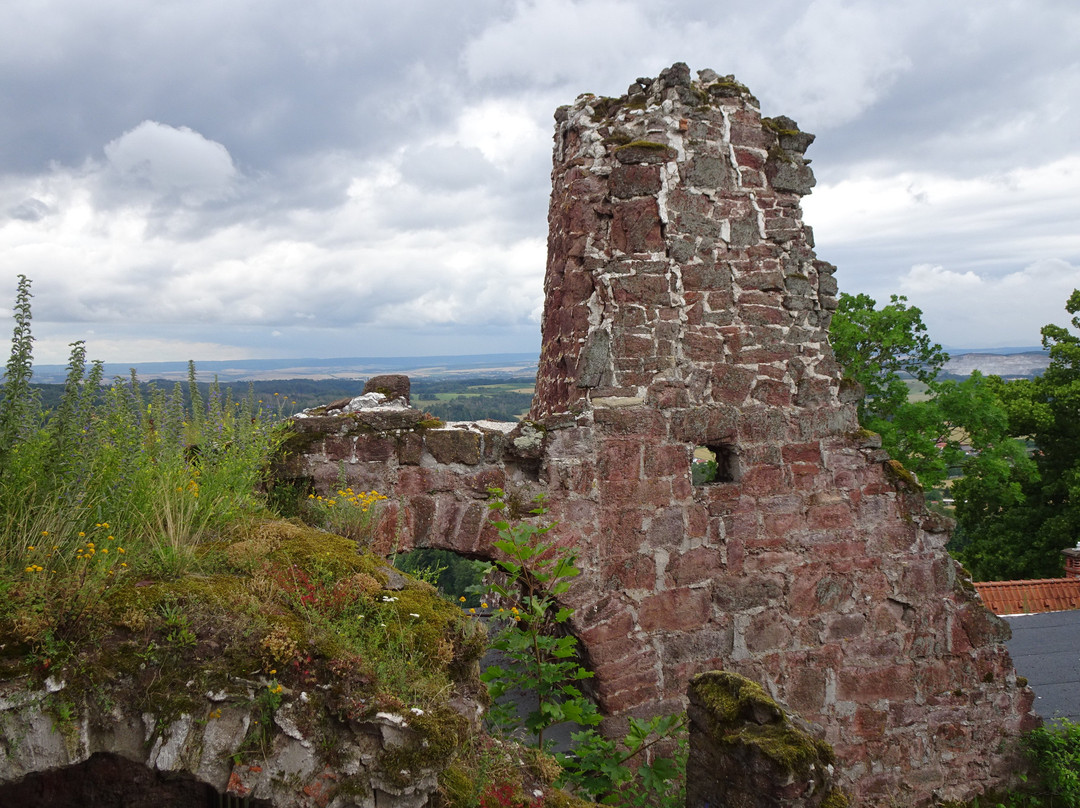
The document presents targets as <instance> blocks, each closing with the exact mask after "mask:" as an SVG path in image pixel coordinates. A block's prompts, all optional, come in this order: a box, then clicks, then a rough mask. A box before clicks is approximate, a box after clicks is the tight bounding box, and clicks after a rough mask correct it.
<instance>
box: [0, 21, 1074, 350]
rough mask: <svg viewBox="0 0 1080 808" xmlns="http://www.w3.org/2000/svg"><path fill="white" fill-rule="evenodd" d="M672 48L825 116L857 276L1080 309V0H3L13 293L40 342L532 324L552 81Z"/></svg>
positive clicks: (428, 345)
mask: <svg viewBox="0 0 1080 808" xmlns="http://www.w3.org/2000/svg"><path fill="white" fill-rule="evenodd" d="M675 61H684V62H687V63H688V64H689V65H690V67H691V69H692V70H698V69H702V68H712V69H714V70H716V71H718V72H719V73H721V74H726V73H734V74H735V75H736V77H737V78H738V79H739V80H741V81H742V82H744V83H745V84H747V85H748V86H749V87H750V89H751V90H752V91H753V92H754V94H755V95H756V96H757V97H758V98H759V99H760V100H761V104H762V111H763V113H764V114H766V115H780V114H785V115H788V116H790V117H792V118H795V119H796V120H797V121H798V122H799V124H800V126H801V127H802V128H803V129H805V130H807V131H810V132H814V133H816V134H817V136H818V139H817V142H816V143H815V144H814V145H813V146H812V147H811V148H810V151H809V153H808V156H809V157H811V158H812V159H813V163H814V170H815V172H816V175H817V178H818V186H817V188H816V189H815V191H814V193H813V195H812V196H810V197H808V198H806V199H805V200H804V211H805V219H806V222H807V223H808V224H810V225H812V226H813V227H814V230H815V234H816V239H817V252H818V255H819V257H821V258H823V259H824V260H827V261H830V262H832V263H834V264H837V265H838V266H839V272H838V275H837V277H838V279H839V281H840V285H841V289H842V290H844V291H848V292H851V293H855V292H867V293H869V294H870V295H872V296H874V297H875V298H877V299H878V300H879V302H883V301H886V300H887V299H888V296H889V294H890V293H898V294H905V295H907V296H908V298H909V299H910V300H911V301H912V302H913V303H914V304H915V305H918V306H920V307H921V308H922V309H923V311H924V316H925V320H926V322H927V324H928V326H929V329H930V332H931V335H932V336H933V337H934V338H935V339H936V340H937V341H939V342H941V343H943V344H944V345H946V346H953V347H1002V346H1024V345H1036V344H1038V341H1039V328H1040V326H1042V325H1044V324H1045V323H1047V322H1061V323H1064V322H1065V321H1066V319H1067V315H1066V314H1065V312H1064V308H1063V304H1064V301H1065V299H1066V297H1067V296H1068V294H1069V292H1070V291H1071V290H1072V289H1073V288H1074V287H1080V137H1078V136H1077V133H1078V132H1080V4H1077V3H1076V2H1075V0H1060V2H1055V1H1054V0H1015V2H1014V1H1012V0H951V2H948V3H942V2H941V0H896V2H888V3H884V2H880V0H866V1H865V2H861V1H860V0H846V1H845V0H812V1H810V2H808V1H807V0H761V2H758V3H754V4H751V3H746V2H732V1H731V0H685V1H682V2H679V1H665V2H655V0H465V1H464V2H457V3H453V2H446V1H445V0H438V2H436V1H435V0H400V1H399V2H397V3H379V4H375V3H374V2H370V0H308V2H305V3H295V2H283V0H261V1H258V2H257V1H256V0H155V2H153V3H146V2H143V0H94V2H92V3H88V2H85V0H43V1H42V2H19V3H5V4H3V6H2V7H0V110H2V114H0V146H2V148H0V281H2V290H0V291H2V296H0V299H2V300H4V301H11V300H12V299H13V296H14V290H15V284H16V276H17V275H18V274H20V273H21V274H25V275H27V276H28V277H30V278H31V279H32V280H33V290H34V295H35V297H34V309H33V310H34V334H35V336H36V338H37V341H36V343H35V346H36V347H35V359H36V361H38V362H39V363H62V362H64V361H65V359H66V357H67V354H68V349H67V344H68V343H70V342H71V341H73V340H76V339H84V340H86V341H87V344H88V352H89V355H90V356H91V357H92V358H100V359H104V360H106V361H110V362H113V361H116V362H137V361H149V360H185V359H188V358H193V359H196V360H200V359H201V360H211V359H234V358H270V357H339V356H407V355H430V354H462V353H492V352H517V351H536V350H538V349H539V342H540V332H539V314H540V310H541V306H542V303H543V300H542V283H543V271H544V258H545V256H544V253H545V239H546V231H547V224H546V214H547V198H548V193H549V187H550V177H549V174H550V165H551V157H550V144H551V134H552V112H553V111H554V109H555V108H556V107H557V106H559V105H560V104H565V103H569V102H571V101H572V100H573V99H574V98H575V97H576V96H577V95H578V94H579V93H581V92H585V91H590V92H595V93H598V94H604V95H621V94H622V93H624V92H625V91H626V87H627V85H628V84H630V83H631V82H632V81H633V80H634V79H635V78H637V77H638V76H656V75H657V74H658V73H659V71H660V70H662V69H663V68H664V67H666V66H668V65H670V64H671V63H672V62H675ZM3 309H4V311H10V303H8V302H5V303H3ZM10 322H11V321H10V319H8V320H7V321H6V323H5V322H0V326H3V332H2V333H3V335H4V336H7V335H9V334H10ZM2 347H3V346H2V345H0V348H2Z"/></svg>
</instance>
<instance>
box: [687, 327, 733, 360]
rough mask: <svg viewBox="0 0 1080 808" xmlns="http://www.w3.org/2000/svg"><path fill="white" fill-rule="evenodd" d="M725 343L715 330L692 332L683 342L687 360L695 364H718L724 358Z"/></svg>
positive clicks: (706, 329)
mask: <svg viewBox="0 0 1080 808" xmlns="http://www.w3.org/2000/svg"><path fill="white" fill-rule="evenodd" d="M723 350H724V341H723V337H721V336H720V332H719V331H717V330H716V329H715V328H703V329H701V330H699V331H691V332H689V333H688V334H687V335H686V339H685V341H684V342H683V351H684V352H685V354H686V358H687V359H689V360H691V361H693V362H717V361H720V360H721V359H722V358H723Z"/></svg>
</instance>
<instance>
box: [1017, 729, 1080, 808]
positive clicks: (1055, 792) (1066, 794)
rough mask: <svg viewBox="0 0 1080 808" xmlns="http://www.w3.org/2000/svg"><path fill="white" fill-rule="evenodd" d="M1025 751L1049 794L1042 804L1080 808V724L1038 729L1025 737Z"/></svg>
mask: <svg viewBox="0 0 1080 808" xmlns="http://www.w3.org/2000/svg"><path fill="white" fill-rule="evenodd" d="M1024 751H1025V753H1026V754H1027V757H1028V760H1030V761H1031V763H1032V765H1033V767H1034V768H1035V771H1036V772H1037V773H1038V775H1039V778H1040V779H1041V780H1042V783H1043V785H1044V786H1045V787H1046V788H1047V789H1048V790H1049V792H1050V793H1049V795H1047V796H1048V798H1049V799H1048V800H1047V801H1046V802H1045V804H1047V805H1061V806H1066V808H1080V724H1077V723H1074V722H1072V721H1061V722H1059V723H1057V724H1054V725H1051V726H1049V727H1046V726H1043V727H1038V728H1036V729H1034V730H1032V731H1031V732H1029V733H1028V734H1027V736H1026V737H1025V739H1024Z"/></svg>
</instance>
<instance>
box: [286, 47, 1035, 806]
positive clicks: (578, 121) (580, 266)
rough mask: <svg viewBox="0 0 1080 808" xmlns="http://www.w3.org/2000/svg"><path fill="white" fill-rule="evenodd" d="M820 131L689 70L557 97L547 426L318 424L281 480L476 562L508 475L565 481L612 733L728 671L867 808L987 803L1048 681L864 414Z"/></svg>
mask: <svg viewBox="0 0 1080 808" xmlns="http://www.w3.org/2000/svg"><path fill="white" fill-rule="evenodd" d="M812 140H813V136H812V135H809V134H806V133H803V132H800V131H799V130H798V127H797V126H796V124H795V123H794V122H793V121H791V120H789V119H786V118H776V119H763V118H761V116H760V112H759V109H758V103H757V101H756V99H754V97H753V96H752V95H751V94H750V93H749V92H748V91H747V90H746V88H745V87H743V86H742V85H740V84H739V83H738V82H736V81H735V80H734V79H733V78H731V77H720V76H717V75H716V74H715V73H713V72H712V71H702V72H701V73H699V75H698V78H697V79H692V78H691V75H690V72H689V70H688V68H687V67H686V66H685V65H682V64H676V65H674V66H672V67H671V68H669V69H667V70H665V71H663V73H661V75H660V77H659V78H657V79H655V80H653V79H639V80H638V81H637V82H636V83H635V84H633V85H632V86H631V87H630V88H629V90H628V93H627V95H625V96H623V97H621V98H617V99H612V98H599V97H596V96H592V95H585V96H581V97H580V98H578V99H577V101H576V102H575V103H574V104H573V105H572V106H569V107H563V108H560V109H559V110H558V112H557V113H556V134H555V152H554V170H553V174H552V183H553V194H552V199H551V208H550V213H549V223H550V234H549V244H548V267H547V279H546V282H545V292H546V305H545V310H544V317H543V347H542V354H541V363H540V372H539V375H538V379H537V392H536V396H535V398H534V402H533V408H532V413H531V419H532V420H530V421H528V422H526V423H523V424H519V425H512V424H495V423H492V422H478V423H470V424H450V425H439V424H437V423H435V422H431V421H429V420H425V416H424V415H423V414H422V413H419V412H417V411H415V410H409V409H398V410H394V411H392V412H389V411H385V410H379V409H360V410H357V411H356V412H352V413H349V414H339V415H336V416H335V415H322V416H316V417H312V418H306V419H302V420H301V421H299V422H298V426H299V429H300V436H299V437H298V438H297V443H296V445H295V447H294V449H295V451H296V453H295V454H294V456H293V457H292V459H291V461H290V463H289V464H288V465H287V466H286V467H283V470H282V474H283V475H284V476H286V477H293V478H298V479H306V480H311V481H314V483H315V484H316V486H317V487H320V488H321V489H324V490H325V489H329V488H332V487H333V486H335V485H336V484H337V481H338V478H339V475H340V474H344V479H345V480H346V481H347V482H348V484H350V485H353V486H354V487H356V486H360V487H363V488H377V489H378V490H380V491H381V492H383V493H386V494H388V495H389V496H390V497H391V499H392V503H391V505H390V507H388V508H387V509H386V512H385V514H384V519H383V522H382V524H381V530H380V538H379V541H380V543H381V545H382V547H383V549H385V550H390V549H392V548H395V547H396V548H397V549H408V548H410V547H413V546H428V547H444V548H449V549H452V550H455V551H457V552H461V553H464V554H466V555H470V556H475V557H487V556H488V555H490V547H491V540H492V538H493V532H492V530H491V528H490V526H489V525H488V524H487V521H486V508H485V506H484V502H483V501H484V498H485V492H486V490H487V488H488V487H489V486H490V485H498V486H500V487H503V488H507V489H509V490H511V491H515V492H519V493H520V495H521V496H522V497H527V496H530V495H531V494H532V493H536V492H540V491H543V492H545V493H546V494H547V496H548V502H549V505H550V506H551V516H552V517H553V518H554V519H556V520H558V526H557V528H556V529H555V531H554V532H553V534H549V535H554V536H555V537H556V538H557V540H558V541H559V542H560V543H561V544H563V545H565V546H567V547H572V548H574V549H575V550H576V551H577V552H578V553H579V562H580V565H581V566H582V568H583V570H584V572H583V575H582V576H581V578H580V579H579V582H578V583H577V584H576V585H575V586H574V587H573V589H572V590H571V591H570V593H569V596H568V599H567V600H568V603H569V605H572V606H573V607H575V608H576V613H575V615H574V618H573V621H574V630H575V631H576V632H577V635H578V637H579V638H580V639H581V641H582V643H583V645H584V648H585V651H586V654H587V657H588V662H589V664H590V665H591V667H592V669H593V670H594V671H595V672H596V679H595V682H596V695H597V697H598V699H599V701H600V705H601V707H602V709H603V711H604V712H605V714H606V715H607V716H608V717H609V718H608V728H609V729H612V730H617V729H618V727H619V725H620V722H621V721H623V720H625V718H626V716H628V715H638V714H646V713H654V712H659V711H675V710H681V709H682V708H683V707H684V702H685V696H684V694H685V692H686V687H687V684H688V682H689V680H690V678H691V677H692V676H694V675H695V674H697V673H700V672H702V671H706V670H711V669H722V670H728V671H732V672H736V673H738V674H741V675H743V676H746V677H748V678H750V679H752V680H753V681H755V682H757V683H759V684H760V685H761V686H762V687H763V688H764V689H765V690H766V691H767V692H768V693H769V695H770V696H771V697H773V698H776V699H778V700H780V701H782V702H783V703H785V704H786V705H788V706H789V707H790V708H791V709H792V710H794V711H796V712H797V713H799V714H800V715H801V716H802V717H803V718H804V719H806V720H807V721H808V722H810V725H811V726H813V727H815V728H817V730H818V731H819V732H820V734H821V737H822V738H823V739H824V740H826V741H827V742H829V743H830V744H832V745H833V747H834V748H835V750H836V754H837V758H838V763H837V765H838V770H837V778H838V782H839V784H840V785H841V786H843V787H844V788H845V789H846V790H848V791H849V792H850V793H851V794H852V795H853V796H854V798H855V799H856V801H857V802H858V803H859V804H892V803H894V802H898V801H900V800H903V801H905V802H913V803H915V804H923V803H928V802H931V801H933V800H935V799H958V798H967V797H970V796H972V795H973V794H975V793H978V792H980V791H981V790H983V789H985V788H989V787H993V786H997V785H1000V784H1002V783H1004V782H1006V781H1007V780H1008V779H1009V777H1010V776H1011V774H1012V771H1013V767H1014V765H1015V764H1016V757H1015V744H1014V743H1013V740H1014V739H1015V737H1016V735H1017V734H1018V733H1019V732H1020V731H1021V730H1023V729H1024V728H1026V727H1029V726H1030V725H1031V724H1032V722H1033V721H1034V720H1035V719H1034V717H1033V715H1032V714H1031V713H1030V708H1031V704H1032V699H1033V696H1032V693H1031V691H1030V690H1028V689H1027V688H1024V687H1021V686H1020V685H1019V684H1018V682H1017V677H1016V674H1015V671H1014V670H1013V667H1012V663H1011V661H1010V659H1009V656H1008V653H1007V651H1006V649H1005V646H1004V644H1003V640H1004V639H1005V637H1006V636H1007V633H1008V629H1007V627H1006V626H1005V625H1004V624H1003V623H1002V622H1001V621H1000V620H999V619H997V618H996V617H994V616H993V615H992V614H991V613H990V612H989V611H987V610H986V609H985V608H983V606H982V605H981V603H980V602H979V601H978V599H977V598H976V596H975V595H974V593H973V591H972V588H971V586H970V582H969V581H968V579H967V577H966V576H965V575H964V574H963V572H962V570H960V568H959V567H958V565H957V564H956V563H955V562H953V561H952V560H951V559H950V557H949V556H948V554H947V553H946V552H945V550H944V545H945V542H946V541H947V539H948V532H947V531H948V527H947V525H946V524H945V523H944V521H943V520H942V519H940V518H938V517H936V516H933V515H931V514H929V513H927V512H926V510H925V508H924V507H923V504H922V497H921V493H920V492H919V490H918V488H917V484H916V483H915V482H914V480H912V478H911V477H910V475H908V474H907V473H906V472H905V471H904V469H903V468H902V467H900V466H899V465H898V464H896V463H894V462H892V461H890V460H889V459H888V458H887V457H886V456H885V455H884V454H883V453H882V451H881V450H880V441H879V440H878V439H877V437H876V436H874V435H872V434H869V433H865V432H863V431H861V430H860V429H859V427H858V423H857V421H856V417H855V410H854V401H855V400H856V397H857V395H858V391H857V390H850V389H847V388H845V386H844V384H843V383H842V382H841V379H840V372H839V369H838V367H837V365H836V363H835V361H834V359H833V356H832V352H831V349H830V347H829V344H828V333H827V332H828V325H829V319H830V315H831V312H832V311H833V309H834V308H835V305H836V301H835V294H836V283H835V281H834V279H833V277H832V273H833V267H831V266H830V265H828V264H826V263H824V262H822V261H819V260H817V258H816V257H815V255H814V252H813V240H812V235H811V232H810V229H809V228H808V227H805V226H804V225H803V224H802V221H801V211H800V204H799V200H800V196H801V195H803V194H805V193H808V192H809V190H810V188H811V186H812V185H813V182H814V180H813V176H812V174H811V172H810V169H809V167H808V165H807V161H806V160H805V159H804V157H803V154H804V152H805V150H806V148H807V147H808V146H809V145H810V143H811V141H812ZM699 447H707V448H708V449H709V450H711V451H712V452H714V453H715V455H716V457H717V459H718V463H719V471H720V477H719V479H718V480H717V481H715V482H712V483H710V484H705V485H694V484H693V482H692V479H693V478H692V472H691V466H692V463H693V458H694V453H695V451H696V450H699Z"/></svg>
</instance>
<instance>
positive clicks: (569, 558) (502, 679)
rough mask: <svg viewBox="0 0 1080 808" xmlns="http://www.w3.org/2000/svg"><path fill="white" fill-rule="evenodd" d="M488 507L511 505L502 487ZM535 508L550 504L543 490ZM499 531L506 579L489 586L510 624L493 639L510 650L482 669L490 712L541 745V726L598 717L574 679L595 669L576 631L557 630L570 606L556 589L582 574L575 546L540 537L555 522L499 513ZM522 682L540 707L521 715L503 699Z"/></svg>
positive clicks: (498, 509) (540, 512)
mask: <svg viewBox="0 0 1080 808" xmlns="http://www.w3.org/2000/svg"><path fill="white" fill-rule="evenodd" d="M489 493H490V495H491V500H490V501H489V503H488V507H489V508H490V509H491V510H492V511H495V512H501V511H503V510H504V509H505V508H506V495H505V492H503V491H502V489H499V488H491V489H489ZM535 506H536V507H534V508H532V510H530V513H531V514H532V515H533V516H542V515H543V514H544V513H545V512H546V510H547V509H546V508H545V507H544V506H543V500H542V498H538V499H537V500H536V501H535ZM495 527H496V528H497V529H498V531H499V538H498V539H497V540H496V541H495V547H496V548H498V549H499V550H501V551H502V552H503V553H504V554H505V558H503V559H501V560H499V561H496V562H495V566H496V567H497V568H498V569H499V570H500V571H501V572H502V577H503V579H504V582H503V583H500V582H498V581H493V582H492V583H491V584H490V585H489V589H488V591H489V594H491V595H493V596H495V597H497V598H498V599H499V601H500V603H501V608H502V609H503V612H502V613H503V614H505V615H507V625H506V626H505V628H503V630H502V631H500V632H499V633H498V634H497V635H496V636H495V639H494V640H492V643H491V647H492V648H494V649H495V650H497V651H499V652H500V653H501V654H502V655H503V657H504V658H505V661H506V664H505V667H504V666H502V665H492V666H490V667H489V668H488V669H487V670H485V671H484V673H483V674H481V677H480V678H481V679H482V680H483V681H484V682H486V683H487V685H488V693H489V694H490V695H491V698H492V700H493V701H494V702H495V706H494V707H493V708H492V720H493V721H495V722H496V724H497V725H498V726H499V727H500V728H501V729H502V730H504V731H505V732H512V731H514V730H516V729H518V728H519V727H524V729H526V730H527V731H528V732H529V733H530V734H532V735H533V736H534V737H535V740H536V745H537V746H539V747H541V748H544V746H545V739H544V733H545V731H546V730H548V729H550V728H551V727H553V726H555V725H557V724H562V723H565V722H568V721H569V722H573V723H576V724H598V723H599V722H600V715H599V714H598V713H597V711H596V705H594V704H593V703H592V702H591V701H589V700H588V699H587V698H585V696H584V695H583V694H582V692H581V690H580V689H579V688H578V687H577V686H576V684H575V683H576V682H579V681H581V680H583V679H588V678H590V677H591V676H592V673H591V672H590V671H587V670H586V669H585V668H583V667H582V666H581V665H580V663H579V662H578V660H577V649H576V646H577V639H576V638H575V637H574V636H573V635H572V634H570V633H569V632H566V631H559V629H561V628H562V627H563V626H564V625H565V623H566V621H567V620H568V619H569V617H570V615H571V614H573V612H572V610H570V609H567V608H565V607H559V606H558V604H557V602H556V597H557V596H558V595H561V594H563V593H565V592H566V590H567V589H569V588H570V581H571V579H572V578H574V577H575V576H577V575H579V574H580V572H581V571H580V570H579V569H578V568H577V567H575V566H574V556H573V554H572V553H568V552H566V551H560V550H557V549H556V548H555V547H554V545H552V544H549V543H545V542H544V541H543V540H542V537H543V536H544V534H546V533H547V532H548V531H549V530H551V527H552V526H551V525H550V524H547V525H545V524H533V523H530V522H524V521H522V522H518V523H516V524H511V523H510V522H508V521H507V520H506V519H497V520H496V521H495ZM515 689H524V690H527V691H529V692H531V693H532V694H533V697H534V700H535V707H534V708H533V709H532V710H530V711H529V712H528V714H527V715H526V716H525V717H524V718H523V719H522V718H520V717H519V716H518V712H517V709H516V708H515V707H514V706H513V705H509V704H506V703H502V704H500V703H499V699H500V698H501V697H502V696H504V695H505V694H507V693H509V692H511V691H513V690H515Z"/></svg>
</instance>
